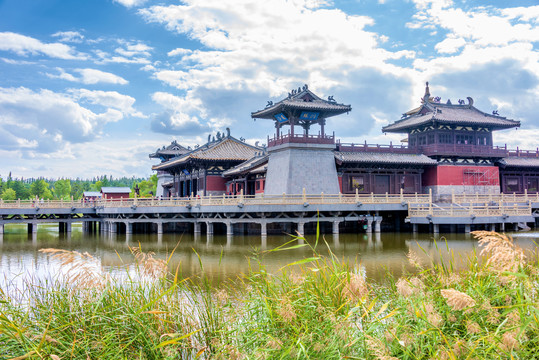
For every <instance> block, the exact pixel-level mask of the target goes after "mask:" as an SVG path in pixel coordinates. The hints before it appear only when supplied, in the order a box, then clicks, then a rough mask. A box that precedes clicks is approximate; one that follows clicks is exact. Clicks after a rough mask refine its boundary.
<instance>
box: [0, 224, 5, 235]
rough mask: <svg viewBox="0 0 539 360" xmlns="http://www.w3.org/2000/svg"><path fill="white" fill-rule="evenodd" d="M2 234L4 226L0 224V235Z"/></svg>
mask: <svg viewBox="0 0 539 360" xmlns="http://www.w3.org/2000/svg"><path fill="white" fill-rule="evenodd" d="M3 233H4V224H0V234H3Z"/></svg>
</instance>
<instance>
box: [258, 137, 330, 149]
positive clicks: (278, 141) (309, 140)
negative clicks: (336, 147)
mask: <svg viewBox="0 0 539 360" xmlns="http://www.w3.org/2000/svg"><path fill="white" fill-rule="evenodd" d="M290 143H295V144H330V145H331V144H335V134H333V135H305V134H294V135H292V134H284V135H281V136H279V137H274V138H273V139H270V138H269V137H268V147H272V146H277V145H282V144H290Z"/></svg>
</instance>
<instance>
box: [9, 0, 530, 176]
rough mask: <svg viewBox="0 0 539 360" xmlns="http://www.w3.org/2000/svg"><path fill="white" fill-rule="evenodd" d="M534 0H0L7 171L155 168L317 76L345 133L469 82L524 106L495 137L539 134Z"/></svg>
mask: <svg viewBox="0 0 539 360" xmlns="http://www.w3.org/2000/svg"><path fill="white" fill-rule="evenodd" d="M538 46H539V2H538V1H537V0H535V1H525V0H522V1H521V0H513V1H477V0H461V1H459V0H378V1H376V0H334V1H331V0H265V1H260V0H184V1H179V0H177V1H168V0H165V1H152V0H77V1H73V0H0V159H1V160H0V177H3V178H4V179H5V178H6V177H7V175H8V173H10V172H11V173H12V176H13V177H18V178H20V177H25V178H27V177H40V176H43V177H48V178H62V177H69V178H76V177H80V178H92V177H94V176H99V175H112V176H114V177H121V176H127V177H131V176H137V177H138V176H142V177H146V176H149V175H151V174H152V170H151V166H152V164H155V163H156V162H158V161H156V159H150V158H149V157H148V154H149V153H151V152H154V151H155V150H156V149H157V148H160V147H162V146H164V145H168V144H170V142H171V141H172V140H177V141H178V142H179V143H180V144H182V145H184V146H191V147H194V146H196V145H197V144H199V145H202V144H204V143H205V142H206V140H207V138H208V134H210V133H211V134H215V133H217V131H220V132H221V133H223V132H225V131H226V130H225V129H226V128H227V127H228V128H230V129H231V134H232V136H235V137H236V138H240V137H241V138H245V139H246V140H247V142H249V143H252V144H254V143H255V142H256V141H260V142H261V143H265V142H266V138H267V136H268V135H272V134H273V133H274V127H273V123H272V122H271V121H270V120H261V119H259V120H257V121H254V120H253V119H252V118H251V116H250V114H251V112H254V111H257V110H260V109H263V108H264V107H265V105H266V103H267V101H268V100H271V101H274V102H276V101H279V100H281V99H282V98H284V97H286V96H287V94H288V92H290V90H291V89H297V88H298V87H302V86H303V85H304V84H308V86H309V89H310V90H311V91H313V92H314V93H315V94H317V95H319V96H320V97H323V98H327V97H328V96H333V97H334V98H335V100H336V101H337V102H339V103H344V104H350V105H351V106H352V111H351V112H350V113H349V114H348V115H346V114H343V115H340V116H337V117H333V118H330V119H328V121H327V126H326V129H327V130H328V131H334V132H335V135H336V137H337V138H338V139H341V141H342V142H348V143H350V142H355V143H363V142H365V141H367V142H368V143H370V144H376V143H381V144H388V143H389V142H393V143H394V144H398V143H400V140H401V139H402V138H403V137H404V135H403V134H383V133H382V132H381V128H382V127H383V126H385V125H387V124H390V123H392V122H394V121H396V120H398V119H400V117H401V115H402V113H404V112H406V111H408V110H410V109H412V108H415V107H417V106H418V105H419V104H420V98H421V97H422V96H423V94H424V91H425V82H426V81H428V82H429V84H430V92H431V94H432V95H433V96H439V97H441V99H442V102H446V101H447V99H451V100H452V102H453V103H456V101H457V100H458V99H465V98H466V97H468V96H470V97H472V98H473V99H474V105H475V106H476V107H477V108H478V109H480V110H482V111H484V112H487V113H491V112H492V111H493V110H497V111H498V113H499V114H500V115H501V116H504V117H507V118H510V119H514V120H519V121H520V122H521V128H520V129H518V130H517V129H511V130H505V131H499V132H498V133H495V135H494V141H495V144H497V145H504V144H506V143H507V144H508V146H509V147H510V148H516V147H517V146H519V147H520V148H524V149H536V148H537V147H538V146H539V112H538V109H539V51H538Z"/></svg>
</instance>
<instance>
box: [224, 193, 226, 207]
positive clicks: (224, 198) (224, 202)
mask: <svg viewBox="0 0 539 360" xmlns="http://www.w3.org/2000/svg"><path fill="white" fill-rule="evenodd" d="M225 196H226V195H225V193H223V205H224V204H225Z"/></svg>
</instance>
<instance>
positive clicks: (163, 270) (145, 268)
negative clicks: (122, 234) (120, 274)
mask: <svg viewBox="0 0 539 360" xmlns="http://www.w3.org/2000/svg"><path fill="white" fill-rule="evenodd" d="M129 250H131V253H132V254H133V256H134V257H135V262H136V264H137V268H138V270H139V271H140V272H141V274H142V275H145V276H148V277H151V278H154V279H160V278H163V277H165V275H166V274H167V263H166V261H165V260H161V259H156V258H154V257H153V256H154V255H155V253H153V252H148V253H145V252H143V251H142V249H141V248H140V247H129Z"/></svg>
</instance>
